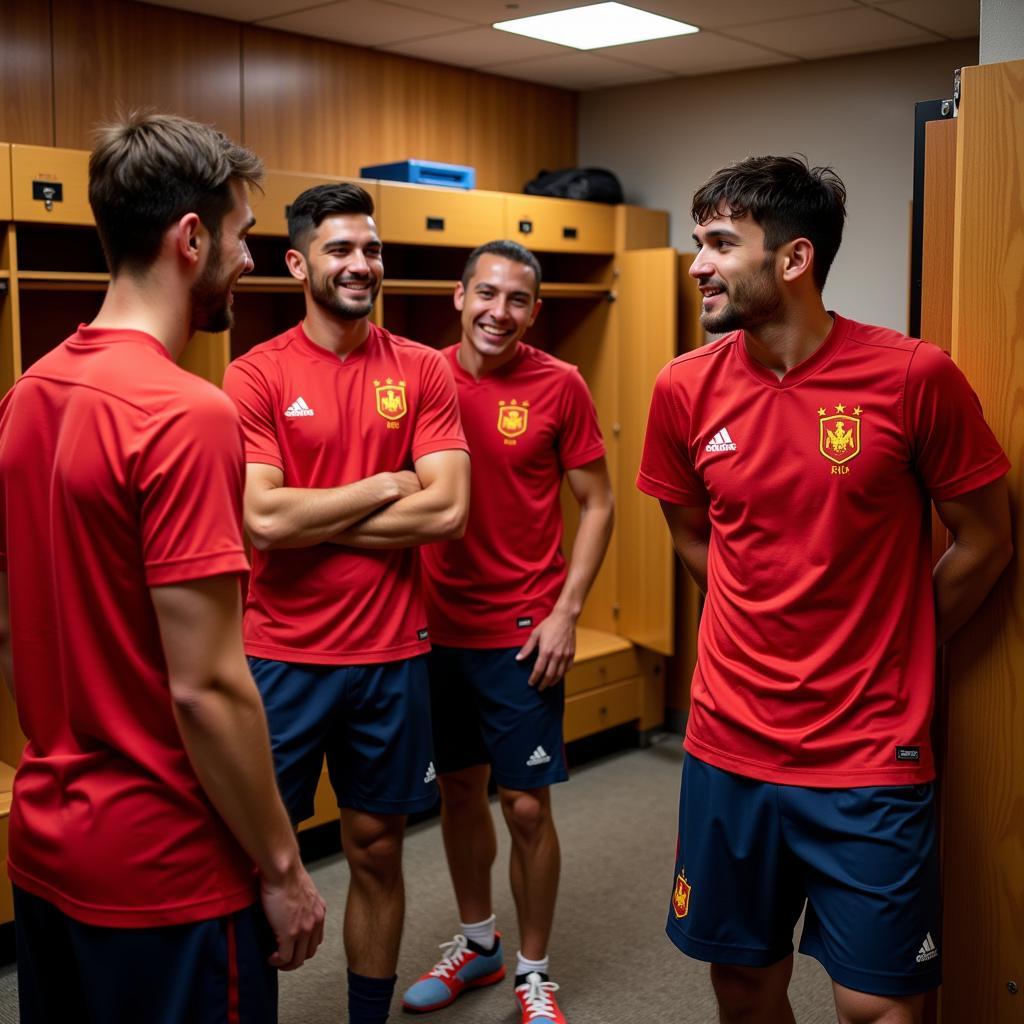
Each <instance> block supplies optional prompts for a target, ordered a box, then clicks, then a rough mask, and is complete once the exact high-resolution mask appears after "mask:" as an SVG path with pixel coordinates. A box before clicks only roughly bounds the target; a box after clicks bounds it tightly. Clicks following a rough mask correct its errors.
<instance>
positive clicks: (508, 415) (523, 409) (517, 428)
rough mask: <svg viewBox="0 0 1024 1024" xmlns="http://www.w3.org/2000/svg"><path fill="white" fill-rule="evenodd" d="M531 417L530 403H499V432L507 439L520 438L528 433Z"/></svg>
mask: <svg viewBox="0 0 1024 1024" xmlns="http://www.w3.org/2000/svg"><path fill="white" fill-rule="evenodd" d="M529 416H530V403H529V402H522V403H519V402H517V401H516V400H515V399H514V398H513V399H512V401H511V402H499V403H498V431H499V432H500V433H502V434H504V435H505V436H506V437H519V435H520V434H525V433H526V424H527V420H528V419H529Z"/></svg>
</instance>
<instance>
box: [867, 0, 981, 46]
mask: <svg viewBox="0 0 1024 1024" xmlns="http://www.w3.org/2000/svg"><path fill="white" fill-rule="evenodd" d="M878 10H879V11H882V12H883V13H885V14H892V15H895V16H896V17H897V18H903V19H904V20H905V21H910V22H913V23H914V24H915V25H920V26H921V27H922V28H929V29H931V30H932V31H933V32H939V33H941V34H942V35H944V36H948V37H949V38H950V39H973V38H974V37H975V36H976V35H978V34H979V33H980V31H981V4H980V3H979V0H895V2H889V0H885V2H884V3H880V4H879V5H878Z"/></svg>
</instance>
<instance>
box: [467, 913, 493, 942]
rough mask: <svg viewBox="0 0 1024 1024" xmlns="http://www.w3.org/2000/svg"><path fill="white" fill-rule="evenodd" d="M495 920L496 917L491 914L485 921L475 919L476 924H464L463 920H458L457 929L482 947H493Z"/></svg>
mask: <svg viewBox="0 0 1024 1024" xmlns="http://www.w3.org/2000/svg"><path fill="white" fill-rule="evenodd" d="M496 920H497V917H496V916H495V915H494V914H491V916H490V917H489V918H487V920H486V921H477V922H476V924H466V922H465V921H460V922H459V929H460V930H461V932H462V934H463V935H465V936H466V938H467V939H469V940H470V941H471V942H475V943H476V944H477V945H478V946H480V947H482V948H483V949H493V948H494V940H495V937H496V934H497V933H496V931H495V921H496Z"/></svg>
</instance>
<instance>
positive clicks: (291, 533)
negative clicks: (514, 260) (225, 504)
mask: <svg viewBox="0 0 1024 1024" xmlns="http://www.w3.org/2000/svg"><path fill="white" fill-rule="evenodd" d="M288 228H289V233H290V236H291V245H292V248H291V249H289V251H288V253H287V256H286V260H287V263H288V269H289V270H290V272H291V274H292V276H293V277H295V278H296V279H297V280H299V281H301V282H302V286H303V291H304V293H305V299H306V317H305V319H304V320H303V321H302V323H300V324H298V325H297V326H296V327H293V328H292V329H291V330H289V331H286V332H285V333H284V334H282V335H279V336H278V337H276V338H272V339H271V340H270V341H267V342H264V343H263V344H261V345H257V346H256V347H255V348H253V349H251V350H250V351H249V352H248V353H247V354H246V355H244V356H242V357H240V358H239V359H236V360H235V361H234V362H233V363H232V364H231V365H230V366H229V367H228V371H227V374H226V376H225V379H224V387H225V389H226V390H227V392H228V394H230V395H231V397H232V398H233V399H234V400H235V402H236V403H237V404H238V407H239V410H240V412H241V415H242V425H243V429H244V432H245V443H246V462H247V472H246V487H245V518H246V525H247V528H248V531H249V535H250V537H251V538H252V542H253V546H254V548H255V551H254V552H253V574H252V579H251V581H250V586H249V600H248V603H247V606H246V611H245V643H246V651H247V653H248V654H249V657H250V664H251V666H252V670H253V674H254V676H255V677H256V681H257V684H258V685H259V687H260V691H261V693H262V694H263V699H264V703H265V705H266V708H267V714H268V718H269V721H270V733H271V739H272V745H273V749H274V758H275V764H276V768H277V775H278V781H279V784H280V786H281V790H282V793H283V794H284V798H285V802H286V804H287V806H288V809H289V812H290V814H291V816H292V820H293V821H295V822H299V821H301V820H302V819H303V818H306V817H308V816H309V815H310V814H311V813H312V810H313V796H314V793H315V791H316V787H317V783H318V782H319V779H320V772H321V765H322V764H323V759H324V755H325V754H326V757H327V767H328V771H329V773H330V778H331V784H332V786H333V787H334V792H335V794H336V796H337V798H338V805H339V807H340V808H341V832H342V841H343V844H344V848H345V855H346V858H347V859H348V863H349V868H350V871H351V882H350V886H349V893H348V901H347V903H346V907H345V950H346V953H347V956H348V966H349V972H348V992H349V1021H350V1022H351V1024H379V1022H382V1021H384V1020H386V1019H387V1016H388V1010H389V1006H390V1001H391V996H392V993H393V991H394V984H395V966H396V963H397V960H398V947H399V941H400V939H401V933H402V918H403V914H404V890H403V883H402V838H403V835H404V830H405V821H406V817H407V815H408V814H410V813H412V812H414V811H422V810H425V809H427V808H429V807H431V806H433V804H434V802H435V800H436V797H437V793H436V784H435V781H434V778H435V772H434V764H433V757H432V751H431V739H430V695H429V689H428V683H427V669H426V659H425V655H426V652H427V651H428V650H429V643H428V639H427V638H428V630H427V617H426V612H425V610H424V608H423V604H422V600H421V597H420V592H419V554H418V552H417V550H416V548H417V546H418V545H420V544H425V543H427V542H429V541H435V540H443V539H445V538H449V537H457V536H459V535H461V533H462V531H463V529H464V526H465V520H466V512H467V505H468V500H469V457H468V455H467V452H466V442H465V438H464V437H463V434H462V427H461V426H460V423H459V412H458V401H457V399H456V395H455V387H454V384H453V382H452V378H451V373H450V372H449V370H448V368H447V366H446V365H445V363H444V360H443V359H442V357H441V355H440V354H439V353H437V352H435V351H434V350H433V349H430V348H427V347H426V346H424V345H419V344H417V343H416V342H413V341H408V340H407V339H405V338H399V337H396V336H394V335H392V334H390V333H389V332H388V331H385V330H383V329H382V328H380V327H378V326H376V325H375V324H372V323H370V319H369V317H370V313H371V311H372V309H373V305H374V300H375V299H376V297H377V293H378V291H379V289H380V285H381V280H382V277H383V262H382V257H381V241H380V237H379V236H378V234H377V229H376V226H375V224H374V221H373V200H372V198H371V197H370V195H369V194H368V193H367V192H366V191H364V190H363V189H362V188H360V187H359V186H358V185H354V184H337V185H321V186H317V187H315V188H312V189H309V190H307V191H306V192H303V193H302V195H300V196H299V197H298V198H297V199H296V200H295V202H294V203H293V204H292V206H291V208H290V211H289V218H288Z"/></svg>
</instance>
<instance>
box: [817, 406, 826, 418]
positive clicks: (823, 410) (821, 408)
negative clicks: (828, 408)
mask: <svg viewBox="0 0 1024 1024" xmlns="http://www.w3.org/2000/svg"><path fill="white" fill-rule="evenodd" d="M818 415H819V416H824V415H825V407H824V406H819V407H818Z"/></svg>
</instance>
